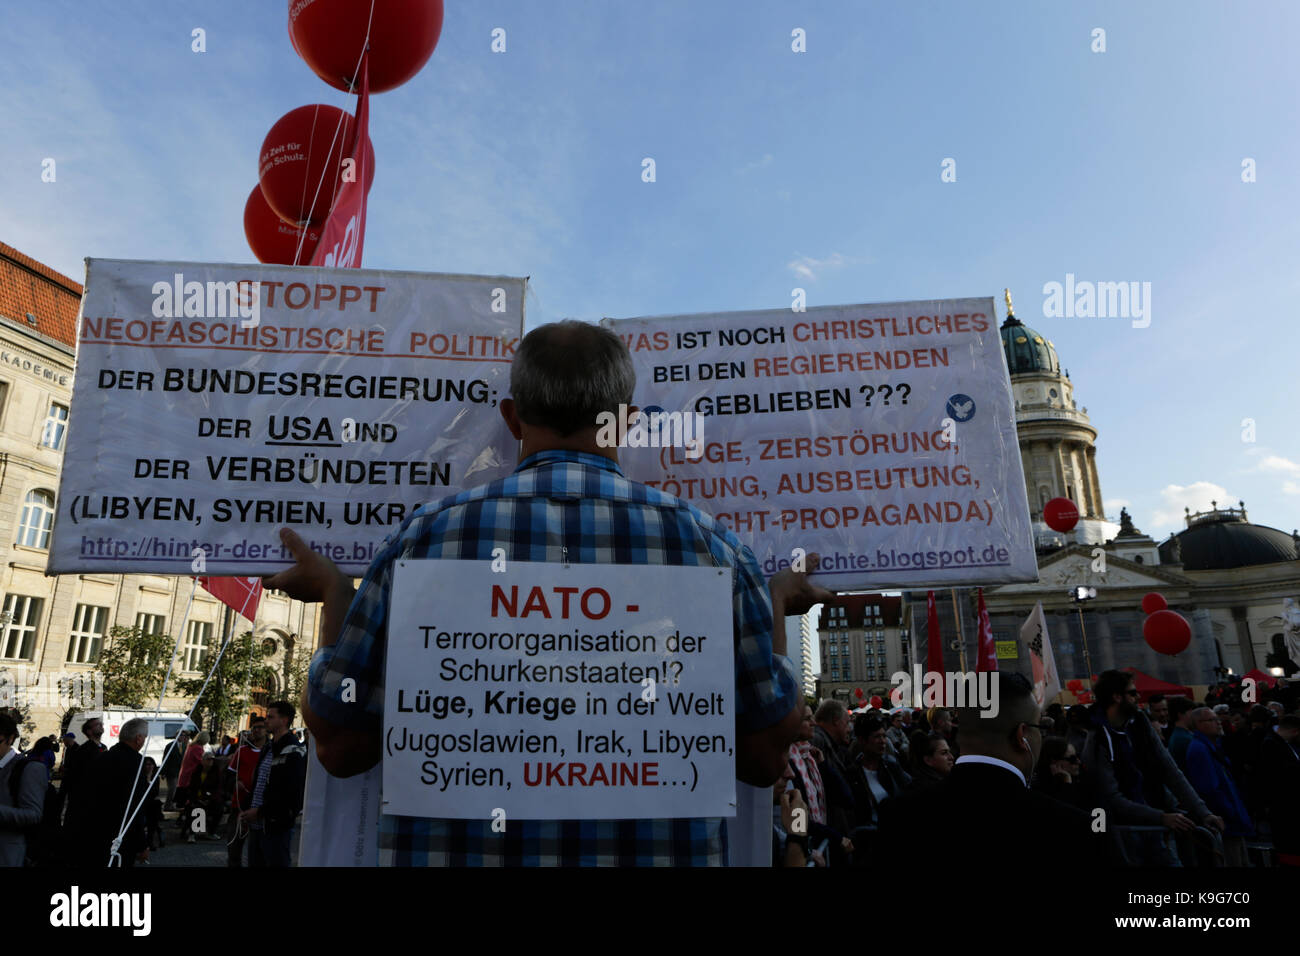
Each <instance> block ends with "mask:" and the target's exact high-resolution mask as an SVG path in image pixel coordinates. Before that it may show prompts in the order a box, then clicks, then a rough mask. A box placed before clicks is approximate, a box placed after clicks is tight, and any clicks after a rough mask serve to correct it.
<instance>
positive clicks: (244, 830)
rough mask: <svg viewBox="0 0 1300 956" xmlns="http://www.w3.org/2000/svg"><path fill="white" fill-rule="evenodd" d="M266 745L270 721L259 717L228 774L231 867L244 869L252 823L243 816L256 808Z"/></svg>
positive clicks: (228, 860)
mask: <svg viewBox="0 0 1300 956" xmlns="http://www.w3.org/2000/svg"><path fill="white" fill-rule="evenodd" d="M265 746H266V718H265V717H261V716H257V717H254V718H253V719H252V721H251V726H250V729H249V731H248V737H247V738H246V740H245V742H244V743H243V744H242V745H241V746H240V748H239V749H238V750H237V751H235V755H234V757H232V758H231V760H230V764H229V766H228V767H227V768H226V772H227V773H228V774H229V775H231V776H232V777H233V778H234V779H233V784H232V785H231V787H230V832H229V833H228V834H227V835H226V839H227V853H226V864H227V865H228V866H242V865H243V858H244V841H245V840H247V839H248V821H247V820H245V819H243V817H242V814H243V812H244V811H245V810H247V809H249V808H250V807H251V806H252V800H253V787H254V785H255V784H256V782H257V764H258V761H259V760H260V759H261V756H262V748H263V747H265Z"/></svg>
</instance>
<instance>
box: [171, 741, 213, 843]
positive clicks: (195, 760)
mask: <svg viewBox="0 0 1300 956" xmlns="http://www.w3.org/2000/svg"><path fill="white" fill-rule="evenodd" d="M211 739H212V738H211V737H210V736H208V732H207V731H206V730H205V731H203V733H201V734H199V735H198V736H197V737H195V738H194V739H193V740H192V741H190V745H189V746H188V747H186V748H185V756H184V757H183V758H182V759H181V772H180V774H179V775H178V776H177V778H176V789H177V792H178V794H179V798H178V799H177V801H176V805H177V806H178V807H180V808H181V816H180V825H181V833H183V834H184V835H185V840H186V842H187V843H193V842H194V833H193V831H192V830H191V829H190V811H191V810H193V808H194V807H195V806H196V800H195V799H194V796H195V794H194V773H195V771H196V770H198V769H199V768H200V767H202V765H203V754H204V751H205V750H206V749H207V746H208V741H209V740H211Z"/></svg>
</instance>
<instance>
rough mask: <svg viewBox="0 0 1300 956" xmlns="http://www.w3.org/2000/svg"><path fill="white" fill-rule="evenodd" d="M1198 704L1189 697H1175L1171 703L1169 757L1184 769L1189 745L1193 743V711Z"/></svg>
mask: <svg viewBox="0 0 1300 956" xmlns="http://www.w3.org/2000/svg"><path fill="white" fill-rule="evenodd" d="M1194 710H1196V702H1195V701H1194V700H1192V699H1191V698H1189V697H1175V698H1174V699H1173V700H1171V701H1170V702H1169V736H1168V738H1167V740H1168V743H1169V755H1170V756H1171V757H1173V758H1174V763H1176V764H1178V766H1179V768H1182V766H1183V762H1184V760H1185V759H1186V755H1187V745H1188V744H1189V743H1191V741H1192V711H1194Z"/></svg>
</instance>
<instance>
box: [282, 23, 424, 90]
mask: <svg viewBox="0 0 1300 956" xmlns="http://www.w3.org/2000/svg"><path fill="white" fill-rule="evenodd" d="M371 6H372V5H371V4H370V3H364V2H360V3H359V2H357V0H312V2H311V3H302V2H301V0H289V42H290V43H292V44H293V48H294V49H295V50H296V51H298V55H299V56H301V57H302V58H303V60H304V61H306V63H307V65H308V66H309V67H311V68H312V72H314V73H315V74H316V75H317V76H319V77H320V78H321V79H322V80H324V81H325V82H326V83H328V84H329V85H330V86H333V87H335V88H336V89H340V90H351V89H352V86H353V84H354V83H355V81H356V72H357V67H358V66H360V65H361V54H362V52H363V51H364V50H365V47H366V30H367V27H368V28H369V31H370V92H372V93H383V92H384V91H385V90H391V89H394V88H395V87H398V86H401V85H402V84H403V83H405V82H406V81H407V80H409V79H410V78H411V77H413V76H415V74H417V73H419V72H420V69H421V68H422V67H423V66H424V64H425V63H427V62H428V60H429V57H430V56H432V55H433V48H434V47H436V46H437V45H438V37H439V36H440V35H441V34H442V13H443V10H442V0H374V2H373V9H374V12H373V15H372V13H371Z"/></svg>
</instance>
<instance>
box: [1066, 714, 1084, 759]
mask: <svg viewBox="0 0 1300 956" xmlns="http://www.w3.org/2000/svg"><path fill="white" fill-rule="evenodd" d="M1089 726H1090V725H1089V723H1088V708H1087V706H1085V705H1083V704H1075V705H1074V706H1073V707H1071V708H1070V709H1069V710H1067V711H1066V712H1065V739H1066V740H1068V741H1069V742H1070V746H1071V747H1073V748H1074V751H1075V753H1077V754H1079V755H1080V757H1079V759H1080V760H1082V759H1083V745H1084V744H1085V743H1087V740H1088V727H1089Z"/></svg>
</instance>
